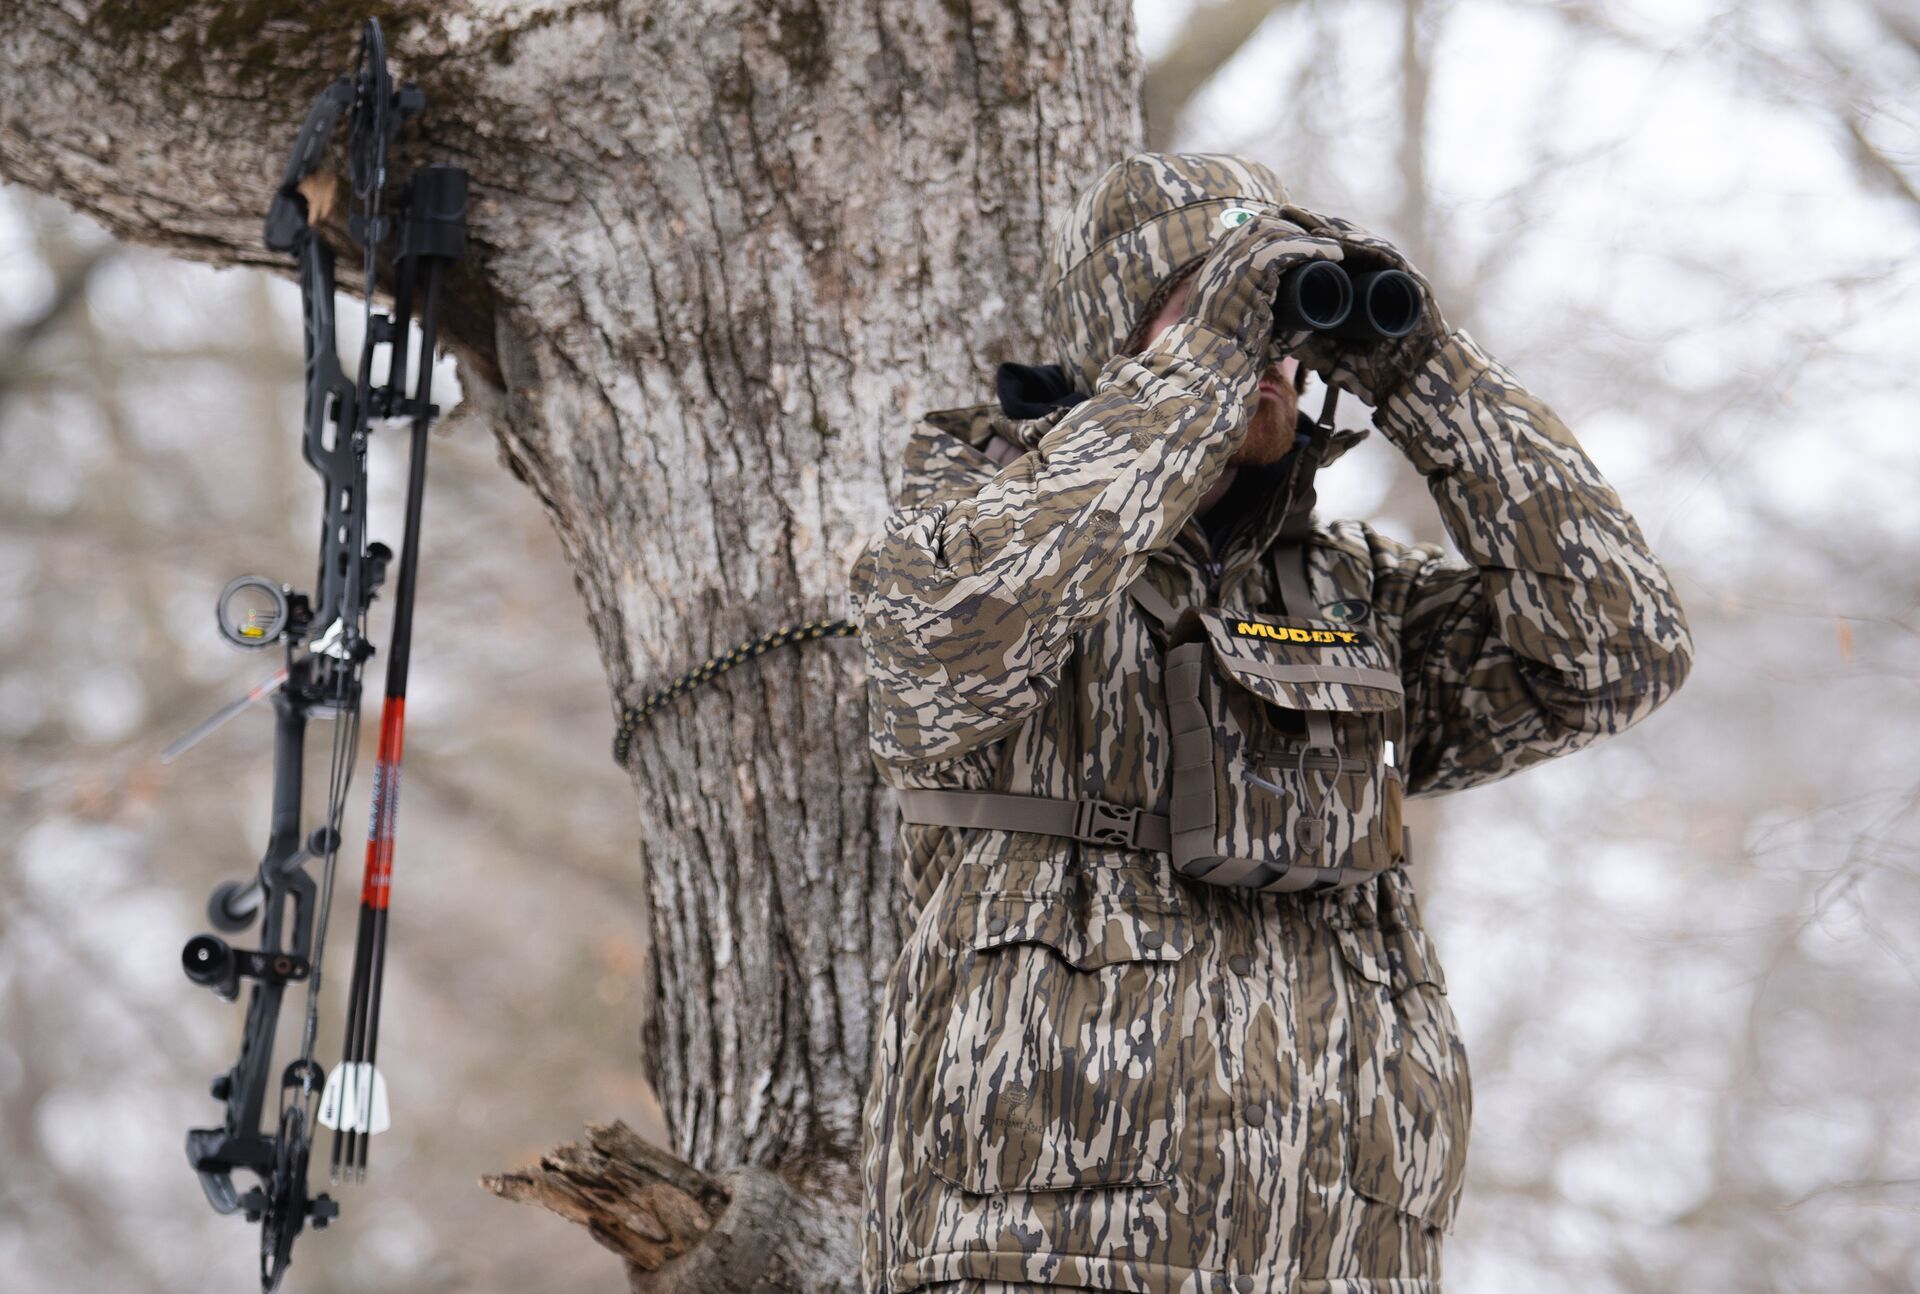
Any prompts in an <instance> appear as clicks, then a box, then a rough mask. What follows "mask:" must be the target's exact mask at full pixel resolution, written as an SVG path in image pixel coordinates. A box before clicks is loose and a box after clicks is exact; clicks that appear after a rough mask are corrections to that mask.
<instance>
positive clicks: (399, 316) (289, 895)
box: [167, 19, 467, 1291]
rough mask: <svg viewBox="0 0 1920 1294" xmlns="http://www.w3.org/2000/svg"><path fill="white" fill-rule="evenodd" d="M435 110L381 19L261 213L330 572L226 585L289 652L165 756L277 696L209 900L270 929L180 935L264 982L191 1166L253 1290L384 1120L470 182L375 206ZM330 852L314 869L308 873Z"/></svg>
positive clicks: (275, 1271)
mask: <svg viewBox="0 0 1920 1294" xmlns="http://www.w3.org/2000/svg"><path fill="white" fill-rule="evenodd" d="M424 106H425V99H424V96H423V95H422V94H421V92H420V91H419V90H418V89H417V88H415V87H414V86H412V85H402V86H398V87H396V86H395V85H394V84H393V81H392V78H391V77H390V75H389V74H388V71H387V58H386V47H385V44H384V42H383V40H382V38H381V33H380V25H379V23H378V22H376V21H374V20H372V19H369V20H368V21H367V23H366V25H365V27H364V29H363V30H362V34H361V40H360V49H359V55H358V57H357V59H356V65H355V69H354V72H353V74H352V75H350V76H343V77H341V78H339V79H338V80H337V81H335V82H334V83H333V84H332V85H330V86H328V87H327V88H326V90H324V91H323V92H322V93H321V94H320V96H319V97H318V98H317V99H316V100H315V101H314V103H313V106H312V108H311V109H310V110H309V111H308V113H307V118H306V122H305V124H304V125H302V127H301V129H300V136H299V139H298V141H297V142H296V143H295V145H294V149H293V155H292V157H291V159H290V160H289V161H288V163H287V169H286V173H285V176H284V178H283V179H282V181H281V184H280V187H279V189H278V191H277V192H276V193H275V194H274V197H273V205H272V207H271V209H270V210H269V211H268V213H267V221H266V244H267V246H268V247H269V248H270V249H272V250H273V251H276V252H284V253H288V254H290V255H292V256H293V257H294V259H295V261H296V262H297V264H298V269H299V280H300V295H301V300H302V303H303V307H304V308H303V314H304V333H305V347H306V416H305V426H304V438H303V443H302V449H303V452H304V455H305V458H306V461H307V463H308V464H309V465H310V466H311V467H312V468H313V469H314V471H315V472H316V473H318V474H319V476H320V481H321V485H322V496H321V497H322V507H321V512H322V521H321V529H320V563H319V571H318V574H317V576H316V583H315V591H314V592H313V593H312V594H308V593H303V592H296V591H294V590H293V589H292V588H291V587H290V586H287V585H284V584H281V583H279V582H278V581H275V580H271V579H266V578H263V577H261V576H257V575H246V576H242V577H240V578H239V579H236V580H234V581H233V582H232V583H231V584H229V585H227V587H226V589H225V590H224V591H223V592H222V593H221V595H220V601H219V605H218V609H217V619H218V622H219V625H220V630H221V633H222V634H223V636H225V637H226V638H227V640H228V641H230V642H232V643H233V644H235V645H236V646H240V647H247V648H268V647H271V646H273V645H275V644H276V643H277V644H280V645H281V646H282V647H283V648H284V650H285V653H286V661H285V664H284V666H283V667H282V668H281V669H280V670H279V671H278V672H277V673H276V674H275V675H273V676H272V677H271V678H270V679H268V680H267V681H265V682H264V683H262V684H260V685H259V686H257V687H256V688H254V689H253V690H252V691H251V692H249V693H248V695H247V696H246V697H244V698H242V699H241V700H240V701H237V702H235V703H234V704H233V705H231V706H228V707H227V708H226V709H225V710H223V711H221V712H220V713H219V714H217V715H215V716H214V717H213V718H212V719H211V720H209V721H208V722H207V723H205V724H203V725H201V727H200V728H198V729H196V730H195V731H194V732H193V733H190V734H188V736H187V737H186V738H184V739H183V740H182V741H180V742H177V743H175V745H174V747H173V748H172V749H170V750H169V751H168V752H167V754H168V757H171V756H173V755H177V754H178V753H179V752H180V751H181V750H183V749H185V748H186V747H187V746H189V745H191V744H192V743H193V742H195V741H197V740H199V739H200V738H201V737H203V736H205V735H206V734H207V733H208V732H209V731H211V730H212V728H213V727H215V726H217V725H218V724H220V723H222V722H224V721H225V720H226V719H228V718H231V717H232V716H233V715H234V714H235V713H237V712H238V711H239V710H240V709H241V708H243V707H244V706H245V705H246V704H247V703H248V702H250V701H253V700H258V699H262V698H265V697H269V696H270V697H271V698H272V701H273V707H274V712H275V716H276V727H275V739H274V778H273V809H272V818H271V827H270V832H269V836H268V842H267V848H266V853H265V856H264V857H263V858H262V859H261V860H260V866H259V870H258V873H257V874H256V875H255V876H253V877H252V878H251V879H249V880H246V881H234V882H228V883H227V884H224V885H222V886H220V887H219V888H218V889H216V890H215V891H214V893H213V896H212V898H211V899H210V900H209V901H208V903H207V916H208V919H209V920H210V921H211V922H212V923H213V925H214V926H215V927H216V928H218V929H219V930H221V931H224V932H227V933H233V932H235V931H239V930H245V929H247V928H248V927H249V926H251V925H252V924H253V923H254V921H255V920H256V919H257V920H259V922H260V946H259V947H258V949H236V948H233V947H230V946H229V945H228V944H227V943H226V941H224V940H222V939H221V938H219V937H218V936H216V935H211V934H203V935H199V936H196V937H195V938H194V939H192V940H190V941H189V942H188V943H187V946H186V949H185V951H184V952H183V953H182V957H181V960H182V963H183V965H184V967H185V969H186V972H187V976H188V978H189V979H191V980H193V981H194V982H195V983H196V984H202V985H205V986H206V987H208V988H211V989H212V990H213V991H214V992H215V993H216V994H218V995H219V996H220V997H222V998H224V999H226V1000H228V1001H232V1000H234V999H235V998H237V997H238V996H239V989H240V981H242V980H248V981H251V987H250V990H249V995H248V999H247V1011H246V1023H245V1030H244V1032H243V1034H242V1035H241V1040H240V1055H239V1059H238V1060H236V1061H235V1062H234V1065H233V1068H232V1069H230V1070H228V1071H227V1072H226V1073H224V1074H222V1075H220V1076H219V1077H217V1078H215V1079H214V1080H213V1085H212V1091H213V1096H214V1099H215V1100H218V1101H221V1102H223V1103H224V1105H225V1107H226V1111H225V1118H224V1119H223V1120H222V1122H221V1124H220V1126H219V1127H214V1128H195V1129H193V1130H191V1131H190V1132H188V1133H187V1158H188V1159H189V1160H190V1161H191V1162H192V1164H193V1167H194V1169H195V1171H196V1172H198V1173H199V1175H200V1185H201V1186H202V1188H203V1189H204V1190H205V1191H206V1195H207V1199H208V1200H209V1201H210V1202H211V1203H212V1205H213V1207H214V1208H215V1209H216V1210H218V1211H219V1212H221V1213H233V1212H236V1211H241V1212H244V1213H245V1215H246V1217H247V1220H248V1221H250V1222H258V1223H259V1224H260V1284H261V1288H262V1289H263V1290H266V1291H272V1290H274V1289H276V1288H277V1287H278V1286H279V1284H280V1281H281V1278H282V1277H283V1276H284V1275H285V1274H286V1269H287V1264H288V1261H289V1258H290V1256H291V1254H292V1251H293V1241H294V1238H295V1237H296V1236H298V1235H299V1234H300V1231H301V1228H302V1227H303V1226H305V1224H306V1223H307V1222H308V1221H309V1220H311V1221H312V1223H313V1225H314V1227H315V1228H316V1229H318V1228H320V1227H324V1226H325V1225H326V1224H327V1223H328V1222H329V1221H331V1220H332V1219H333V1218H335V1217H337V1216H338V1215H339V1211H340V1210H339V1205H338V1204H337V1203H336V1202H335V1201H334V1200H333V1199H332V1198H331V1197H329V1196H327V1195H325V1194H322V1195H318V1196H311V1195H309V1193H308V1189H307V1161H308V1156H309V1152H310V1148H311V1146H312V1140H313V1135H314V1133H313V1128H314V1125H315V1123H316V1122H318V1123H320V1124H323V1125H325V1126H330V1127H332V1128H334V1129H335V1133H334V1147H333V1174H332V1176H333V1179H334V1180H335V1181H339V1180H341V1179H342V1177H343V1176H345V1177H347V1178H361V1177H364V1175H365V1170H366V1162H367V1139H368V1137H369V1136H370V1135H371V1134H372V1133H373V1132H377V1131H379V1130H380V1128H381V1127H384V1126H385V1120H386V1110H385V1106H386V1096H385V1091H384V1084H383V1083H381V1082H380V1081H379V1079H378V1078H377V1075H376V1072H375V1070H374V1068H373V1061H374V1052H375V1046H376V1043H377V1039H378V1036H379V1013H380V987H381V980H382V978H383V971H384V968H385V959H386V955H385V950H386V930H387V922H386V916H387V897H388V892H389V889H390V886H391V883H392V877H393V845H394V822H395V814H396V812H397V809H398V804H399V791H400V752H401V737H402V726H403V716H404V714H405V712H406V686H407V658H408V648H409V644H410V641H411V638H412V628H413V594H414V582H415V570H416V566H417V563H418V558H419V539H420V504H421V497H422V495H423V494H424V492H425V486H426V457H427V433H428V429H429V428H430V426H431V425H432V423H433V419H434V417H435V416H436V414H437V413H438V412H439V410H438V409H437V408H435V406H434V405H433V402H432V377H433V359H434V343H435V333H436V331H437V329H438V326H439V314H440V296H441V284H442V280H443V278H444V275H445V272H446V269H447V267H448V266H449V265H451V264H453V263H454V262H455V261H457V260H459V259H460V257H461V255H462V254H463V252H464V250H465V238H466V206H467V175H466V172H465V171H463V170H460V169H458V168H456V167H449V166H429V167H425V168H423V169H422V170H420V171H419V172H418V173H417V174H415V175H414V176H413V177H412V179H411V181H410V183H409V184H408V187H407V191H406V196H405V197H404V198H403V199H402V202H401V205H400V207H399V209H398V210H397V211H396V212H393V213H388V212H386V211H384V210H383V203H384V200H385V197H386V188H387V152H388V148H389V146H390V145H391V144H392V142H393V140H394V138H395V137H396V136H397V135H398V133H399V131H400V128H401V125H402V124H403V123H404V122H405V121H406V120H407V119H408V118H409V117H412V116H413V115H415V114H416V113H418V112H419V111H421V109H422V108H423V107H424ZM342 117H345V118H346V119H347V121H348V139H347V148H346V152H347V174H348V177H349V182H350V185H351V189H352V201H353V204H354V210H353V213H352V214H351V216H350V218H349V220H348V225H347V228H348V234H349V236H350V237H351V238H352V239H353V240H354V241H356V242H357V243H358V244H359V245H360V247H361V249H362V253H363V255H362V282H361V291H362V293H363V294H364V296H365V299H366V303H367V304H366V307H365V313H366V331H365V335H364V338H363V340H362V343H361V349H360V356H359V364H358V367H357V372H356V374H355V376H354V377H352V378H349V377H348V376H347V375H346V373H345V372H344V371H343V370H342V369H341V366H340V359H339V351H338V344H337V341H336V338H335V334H334V256H333V251H332V249H331V248H329V247H328V245H327V243H326V241H325V240H324V239H323V238H322V237H321V235H320V233H319V231H318V229H316V227H315V226H316V225H317V224H319V223H321V222H322V221H323V220H324V219H325V214H326V211H325V209H326V208H327V207H328V206H329V205H330V199H331V197H332V194H333V193H334V186H335V185H336V184H337V180H334V179H333V177H331V176H329V175H327V174H326V173H324V172H322V171H321V169H320V166H321V162H322V160H323V157H324V155H325V153H326V151H327V148H328V145H329V142H330V141H331V139H332V137H333V134H334V131H335V129H336V127H337V126H338V125H339V124H340V120H341V118H342ZM395 234H397V235H398V239H397V243H396V244H395V246H394V247H393V249H392V252H391V256H390V262H389V263H390V265H391V268H392V271H393V283H394V295H393V303H394V304H393V310H392V313H391V314H381V313H376V312H375V311H374V309H373V297H374V289H375V273H376V270H377V268H378V266H379V261H380V252H381V248H382V245H383V244H385V243H386V242H387V241H388V240H389V238H390V237H391V236H393V235H395ZM416 298H418V299H419V301H420V302H421V303H422V307H421V315H420V330H421V342H420V351H419V355H418V357H417V362H418V373H417V375H416V376H415V378H414V381H413V383H412V391H413V393H412V394H411V395H409V394H408V393H407V384H406V379H407V367H408V348H409V340H410V331H411V326H412V323H413V310H414V303H415V300H416ZM381 346H385V347H386V348H387V352H388V363H387V370H386V375H385V381H384V383H381V384H376V383H375V382H374V374H373V360H374V351H375V350H376V349H377V348H378V347H381ZM387 419H393V420H396V421H399V420H405V421H408V422H410V423H411V427H412V438H411V446H410V455H411V457H410V461H409V464H408V476H407V499H406V522H405V530H404V535H403V538H402V540H401V548H400V570H399V585H398V589H397V591H396V593H395V599H394V615H393V639H392V646H391V649H390V652H389V656H388V662H387V678H386V695H385V698H384V701H383V704H382V712H381V719H380V743H379V754H378V765H377V767H376V770H375V777H374V788H373V812H372V822H371V825H370V827H369V830H368V835H367V858H366V878H365V882H364V884H363V886H362V889H361V904H360V931H359V938H358V940H357V947H356V953H355V962H354V974H353V983H352V986H351V989H350V991H349V1003H350V1004H349V1009H348V1020H347V1028H346V1051H345V1055H344V1057H343V1058H342V1061H341V1063H340V1065H339V1066H337V1067H336V1068H335V1069H334V1070H333V1072H332V1073H331V1074H328V1075H323V1073H322V1071H321V1069H320V1067H319V1065H317V1064H316V1063H315V1062H314V1058H313V1056H314V1044H315V1039H316V1035H317V1033H318V1028H319V998H320V987H321V973H320V972H321V960H322V954H323V952H324V950H325V947H326V939H327V915H328V910H329V908H330V906H331V900H332V897H333V882H334V872H335V865H336V862H337V858H338V854H339V850H340V842H341V818H342V814H343V813H344V811H345V808H346V796H347V788H348V786H349V784H350V783H351V781H352V778H353V766H354V760H355V753H356V751H357V748H358V745H359V729H360V675H361V671H362V669H363V668H364V666H365V664H366V662H367V660H368V658H369V657H371V656H372V655H373V654H374V647H373V644H372V643H371V642H370V641H369V640H368V638H367V612H368V608H369V606H370V605H371V603H372V602H373V599H374V595H375V594H376V592H377V591H378V590H379V588H380V586H381V584H382V582H383V581H384V579H385V577H386V570H387V566H388V564H389V562H390V561H391V560H392V557H393V554H392V552H391V551H390V550H389V549H388V548H387V547H386V546H385V545H384V544H379V543H372V542H369V541H368V539H367V519H366V503H367V445H368V441H369V439H370V438H371V436H372V434H373V432H374V430H375V428H376V420H387ZM314 717H330V718H332V719H333V721H334V728H333V741H332V757H331V766H330V770H329V781H328V790H327V805H326V814H325V817H324V818H323V819H322V820H321V822H320V824H319V825H318V826H316V827H315V828H314V829H313V830H312V832H311V833H306V832H305V831H304V828H303V825H302V818H301V765H302V760H303V756H304V754H305V747H306V727H307V721H308V719H310V718H314ZM315 860H318V861H319V863H320V876H319V879H318V880H317V881H316V879H315V878H314V877H313V876H311V875H309V874H308V871H307V865H308V864H309V863H311V862H314V861H315ZM296 984H301V985H304V986H305V988H306V1009H305V1013H304V1020H303V1027H302V1030H301V1035H300V1051H299V1055H298V1056H297V1057H296V1058H295V1059H293V1060H292V1061H290V1062H289V1063H288V1064H287V1065H286V1066H285V1068H283V1069H282V1070H281V1071H280V1081H279V1090H278V1100H277V1107H278V1108H277V1111H275V1112H274V1114H273V1118H274V1126H273V1127H272V1128H271V1129H263V1127H262V1121H263V1119H264V1118H265V1117H266V1116H267V1115H268V1095H269V1091H270V1087H271V1079H272V1073H273V1050H274V1032H275V1026H276V1025H277V1024H278V1022H279V1018H280V1007H281V998H282V996H283V994H284V993H285V991H286V989H287V988H288V986H289V985H296ZM236 1169H244V1170H246V1171H248V1172H250V1173H252V1174H253V1175H254V1176H255V1177H257V1178H258V1179H259V1180H258V1184H257V1185H255V1186H252V1187H250V1188H248V1189H247V1190H245V1191H242V1190H240V1189H238V1188H236V1187H235V1185H234V1182H233V1173H234V1171H235V1170H236Z"/></svg>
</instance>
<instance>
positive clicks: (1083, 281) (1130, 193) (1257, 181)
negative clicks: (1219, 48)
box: [1045, 153, 1367, 466]
mask: <svg viewBox="0 0 1920 1294" xmlns="http://www.w3.org/2000/svg"><path fill="white" fill-rule="evenodd" d="M1290 201H1291V198H1290V197H1289V196H1288V194H1287V190H1286V187H1285V186H1284V185H1282V184H1281V183H1280V177H1279V176H1277V175H1275V174H1274V173H1273V171H1272V170H1271V169H1269V168H1268V167H1266V166H1263V165H1262V164H1260V163H1259V162H1254V161H1249V160H1247V159H1245V158H1239V157H1229V156H1226V155H1224V154H1217V153H1135V154H1134V155H1132V156H1131V157H1128V158H1125V159H1124V160H1122V161H1119V162H1116V163H1114V164H1113V165H1112V166H1110V167H1108V168H1107V170H1106V172H1105V173H1104V174H1103V175H1101V176H1100V178H1099V179H1097V180H1095V181H1094V182H1093V183H1092V184H1091V185H1089V186H1088V187H1087V188H1086V189H1085V190H1084V191H1082V193H1081V194H1080V196H1079V197H1078V198H1077V199H1075V200H1074V203H1073V206H1072V207H1071V208H1070V209H1069V210H1068V211H1067V213H1066V216H1065V218H1064V219H1063V220H1061V221H1060V222H1059V223H1058V224H1057V225H1056V226H1055V227H1054V230H1053V236H1052V238H1051V240H1050V245H1049V253H1048V258H1047V260H1048V270H1047V282H1046V290H1045V308H1046V327H1047V335H1048V340H1049V341H1050V342H1051V344H1052V346H1053V350H1054V353H1055V354H1056V356H1057V357H1058V361H1059V363H1060V365H1061V367H1062V368H1063V369H1065V370H1066V373H1067V375H1068V377H1069V378H1071V379H1072V380H1073V382H1074V383H1075V385H1077V386H1078V387H1079V388H1080V389H1081V390H1083V391H1091V390H1092V389H1093V387H1094V383H1095V382H1096V381H1097V380H1098V378H1099V375H1100V369H1101V368H1102V366H1104V365H1105V364H1106V362H1107V361H1108V360H1109V359H1111V358H1112V357H1113V356H1115V355H1118V354H1120V353H1122V352H1124V351H1130V350H1133V349H1137V348H1138V338H1137V334H1138V333H1139V332H1140V331H1141V330H1142V329H1143V328H1144V326H1145V325H1146V323H1147V321H1148V320H1150V319H1152V318H1153V316H1154V314H1155V313H1157V312H1158V310H1159V307H1160V304H1161V303H1162V302H1163V301H1165V300H1166V298H1167V296H1168V295H1169V294H1170V293H1171V292H1172V291H1173V289H1174V288H1175V287H1176V286H1177V285H1178V284H1179V282H1180V280H1181V279H1182V278H1184V277H1185V276H1186V274H1187V273H1188V272H1190V271H1192V270H1193V269H1195V268H1197V267H1198V265H1199V263H1200V262H1201V260H1203V259H1204V258H1205V257H1206V254H1207V252H1208V251H1209V250H1210V249H1211V248H1212V247H1213V244H1214V241H1215V240H1216V239H1218V238H1219V237H1221V236H1222V235H1224V234H1225V233H1226V232H1227V231H1228V230H1230V229H1232V228H1234V226H1235V225H1237V224H1238V223H1239V222H1240V221H1241V220H1243V219H1245V217H1242V216H1238V215H1237V210H1238V209H1241V208H1246V209H1251V210H1255V211H1261V212H1266V213H1269V214H1272V215H1275V216H1279V215H1282V210H1281V209H1282V208H1283V207H1285V206H1286V205H1287V204H1288V203H1289V202H1290ZM1366 436H1367V431H1366V429H1365V428H1360V429H1349V430H1344V431H1341V432H1339V433H1337V434H1335V435H1334V436H1333V437H1332V438H1331V440H1330V442H1329V443H1328V444H1327V445H1325V446H1324V447H1323V448H1322V451H1321V452H1320V454H1319V455H1318V460H1319V462H1318V466H1325V465H1326V464H1328V463H1330V462H1332V461H1333V460H1334V459H1336V458H1338V457H1340V455H1341V454H1344V453H1345V452H1346V451H1347V450H1348V449H1351V448H1352V447H1353V446H1354V445H1356V444H1358V443H1359V442H1360V441H1362V440H1364V439H1365V438H1366Z"/></svg>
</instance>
